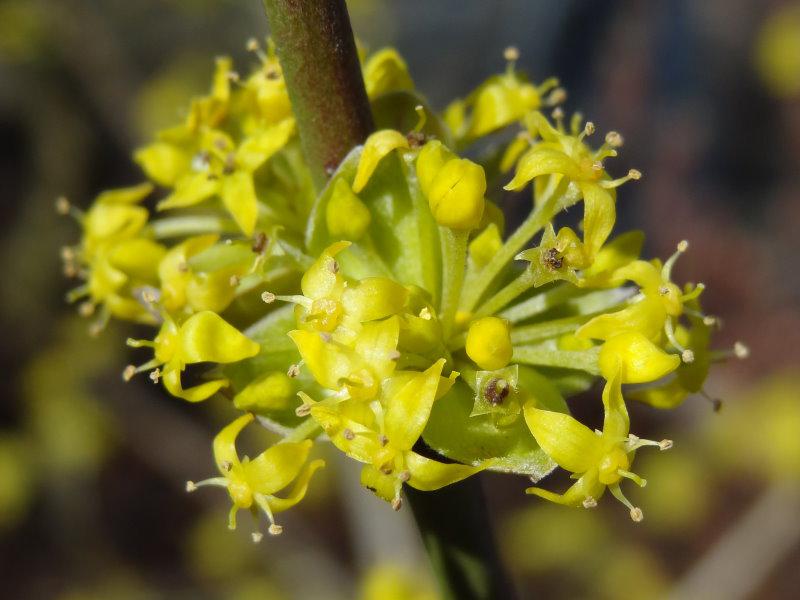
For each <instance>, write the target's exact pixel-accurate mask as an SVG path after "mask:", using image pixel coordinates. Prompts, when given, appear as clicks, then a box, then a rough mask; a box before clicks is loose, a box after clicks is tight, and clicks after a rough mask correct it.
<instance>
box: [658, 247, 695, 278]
mask: <svg viewBox="0 0 800 600" xmlns="http://www.w3.org/2000/svg"><path fill="white" fill-rule="evenodd" d="M688 249H689V242H688V241H686V240H681V241H680V242H678V247H677V249H676V251H675V253H674V254H673V255H672V256H670V257H669V258H668V259H667V261H666V262H665V263H664V267H663V268H662V269H661V279H663V280H664V281H671V275H672V265H674V264H675V261H676V260H678V257H679V256H680V255H681V254H683V253H684V252H686V251H687V250H688Z"/></svg>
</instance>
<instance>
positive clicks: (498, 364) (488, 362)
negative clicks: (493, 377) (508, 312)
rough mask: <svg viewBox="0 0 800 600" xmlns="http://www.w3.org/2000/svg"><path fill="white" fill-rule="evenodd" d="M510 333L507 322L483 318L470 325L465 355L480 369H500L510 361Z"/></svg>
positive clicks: (494, 318)
mask: <svg viewBox="0 0 800 600" xmlns="http://www.w3.org/2000/svg"><path fill="white" fill-rule="evenodd" d="M512 351H513V348H512V346H511V331H510V328H509V325H508V322H507V321H505V320H503V319H499V318H497V317H484V318H482V319H478V320H477V321H475V322H474V323H472V325H470V328H469V332H468V333H467V355H468V356H469V357H470V358H471V359H472V360H473V361H474V362H475V364H476V365H478V366H479V367H480V368H481V369H486V370H487V371H494V370H497V369H502V368H503V367H505V366H506V365H507V364H508V363H509V361H510V360H511V355H512Z"/></svg>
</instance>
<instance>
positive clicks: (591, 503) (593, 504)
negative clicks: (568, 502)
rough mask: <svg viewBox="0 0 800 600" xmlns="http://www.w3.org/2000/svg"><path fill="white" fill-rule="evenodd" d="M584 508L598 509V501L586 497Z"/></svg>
mask: <svg viewBox="0 0 800 600" xmlns="http://www.w3.org/2000/svg"><path fill="white" fill-rule="evenodd" d="M582 504H583V508H597V500H595V499H594V498H592V497H591V496H586V498H584V499H583V503H582Z"/></svg>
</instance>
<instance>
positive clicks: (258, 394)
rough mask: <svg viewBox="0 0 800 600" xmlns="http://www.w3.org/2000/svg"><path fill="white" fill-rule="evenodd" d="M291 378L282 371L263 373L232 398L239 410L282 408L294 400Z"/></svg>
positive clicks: (293, 387)
mask: <svg viewBox="0 0 800 600" xmlns="http://www.w3.org/2000/svg"><path fill="white" fill-rule="evenodd" d="M294 394H295V386H294V383H293V380H292V378H290V377H289V376H288V375H287V374H286V373H284V372H283V371H273V372H271V373H264V374H263V375H260V376H259V377H257V378H256V379H255V380H254V381H252V382H251V383H249V384H248V385H247V387H245V388H244V389H243V390H242V391H241V392H239V393H238V394H236V396H234V398H233V405H234V406H235V407H236V408H238V409H239V410H283V409H286V408H288V407H289V405H290V404H291V403H292V402H293V401H294V400H296V398H294Z"/></svg>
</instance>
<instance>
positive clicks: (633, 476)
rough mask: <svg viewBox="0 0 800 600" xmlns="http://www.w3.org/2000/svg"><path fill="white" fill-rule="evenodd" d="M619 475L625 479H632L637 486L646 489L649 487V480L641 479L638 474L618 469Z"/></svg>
mask: <svg viewBox="0 0 800 600" xmlns="http://www.w3.org/2000/svg"><path fill="white" fill-rule="evenodd" d="M617 475H619V476H620V477H624V478H625V479H630V480H631V481H633V482H635V483H636V485H638V486H639V487H644V486H646V485H647V480H646V479H643V478H642V477H639V476H638V475H637V474H636V473H632V472H631V471H626V470H625V469H617Z"/></svg>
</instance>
